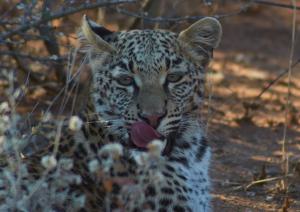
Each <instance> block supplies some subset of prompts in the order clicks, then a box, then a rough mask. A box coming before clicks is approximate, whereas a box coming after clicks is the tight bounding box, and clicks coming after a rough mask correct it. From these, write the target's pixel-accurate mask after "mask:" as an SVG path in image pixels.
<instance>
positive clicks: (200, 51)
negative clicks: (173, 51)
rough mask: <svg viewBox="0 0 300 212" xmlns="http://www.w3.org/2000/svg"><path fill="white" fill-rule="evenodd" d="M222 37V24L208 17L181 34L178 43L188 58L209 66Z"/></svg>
mask: <svg viewBox="0 0 300 212" xmlns="http://www.w3.org/2000/svg"><path fill="white" fill-rule="evenodd" d="M221 37H222V27H221V24H220V22H219V21H218V20H217V19H215V18H211V17H206V18H203V19H200V20H199V21H197V22H196V23H194V24H192V25H191V26H190V27H188V28H187V29H186V30H184V31H182V32H180V34H179V36H178V41H179V44H180V46H181V48H182V49H183V51H184V53H185V54H187V56H188V57H190V58H191V59H192V60H194V61H195V62H196V63H200V64H201V65H207V64H208V62H209V60H210V59H211V58H212V53H213V49H214V48H216V47H217V46H218V45H219V42H220V40H221Z"/></svg>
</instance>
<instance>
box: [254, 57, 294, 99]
mask: <svg viewBox="0 0 300 212" xmlns="http://www.w3.org/2000/svg"><path fill="white" fill-rule="evenodd" d="M299 63H300V58H299V59H298V60H296V62H294V63H293V64H292V67H291V68H292V69H293V68H294V67H296V66H297V65H298V64H299ZM288 72H289V68H287V69H285V70H283V71H282V72H281V73H280V74H279V75H278V76H277V77H276V78H275V79H274V80H272V81H271V82H269V84H268V85H267V86H265V87H264V88H263V89H262V90H261V91H260V93H259V94H258V95H257V96H256V97H255V99H256V100H258V99H259V98H260V97H261V96H262V95H263V94H264V93H265V92H266V91H267V90H269V88H270V87H272V86H273V85H274V84H275V83H276V82H278V81H279V80H280V79H281V78H282V77H283V76H285V75H286V74H287V73H288Z"/></svg>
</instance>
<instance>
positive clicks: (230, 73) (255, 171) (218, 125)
mask: <svg viewBox="0 0 300 212" xmlns="http://www.w3.org/2000/svg"><path fill="white" fill-rule="evenodd" d="M253 12H254V13H255V14H253V13H246V14H243V15H239V16H234V17H232V18H226V19H223V22H222V24H223V29H224V37H223V41H222V44H221V46H220V48H219V50H218V51H217V52H216V54H215V60H214V62H213V63H212V64H211V66H210V67H211V72H210V74H209V76H208V79H209V81H210V83H208V90H210V92H209V93H210V94H211V101H210V103H209V108H210V113H209V115H208V116H207V117H208V119H209V122H208V135H209V137H210V140H211V145H212V147H213V155H214V157H213V161H212V162H213V165H212V168H211V175H212V178H213V185H214V187H213V197H214V198H213V205H214V211H217V212H218V211H222V212H225V211H228V212H232V211H243V212H244V211H247V212H250V211H284V210H283V206H286V207H288V209H287V211H300V184H299V183H300V180H299V179H300V126H299V124H300V121H299V117H300V111H299V108H300V98H299V97H300V90H299V89H300V86H299V85H300V74H299V73H300V72H299V71H300V66H297V67H295V68H294V69H293V73H292V81H291V83H290V86H291V98H290V99H291V109H290V113H289V114H288V116H287V117H288V118H287V120H288V122H287V126H288V127H287V133H286V143H287V154H288V155H289V175H290V177H289V178H288V179H287V184H288V191H287V192H285V191H284V189H283V188H282V185H281V183H282V180H281V179H282V177H283V171H282V164H283V163H282V140H283V135H284V124H285V108H286V94H287V89H288V80H287V77H283V78H282V79H281V80H280V81H279V82H278V83H276V84H275V85H274V86H272V87H271V88H270V89H269V90H268V91H267V92H265V93H264V94H263V95H262V96H261V97H260V98H256V97H257V96H258V94H259V93H260V91H261V90H262V88H263V87H264V86H266V85H267V84H268V82H270V81H272V80H273V79H275V78H276V76H278V75H279V74H280V73H281V72H282V71H283V70H284V69H286V68H287V67H288V60H289V54H290V52H289V51H290V46H291V20H292V16H291V15H292V14H291V12H290V11H289V10H285V9H277V8H270V7H262V8H259V10H257V11H253ZM298 14H299V13H298ZM299 20H300V19H299V18H298V21H299ZM297 44H299V39H298V37H297V38H296V44H295V59H298V58H299V56H300V49H299V48H297V47H298V46H299V45H297ZM253 103H254V104H253ZM247 110H248V113H246V111H247ZM271 178H277V179H271ZM262 179H269V180H270V181H269V182H266V183H264V184H256V185H253V186H250V187H249V188H247V185H249V184H250V183H252V182H254V181H256V180H262ZM287 200H288V204H286V202H287Z"/></svg>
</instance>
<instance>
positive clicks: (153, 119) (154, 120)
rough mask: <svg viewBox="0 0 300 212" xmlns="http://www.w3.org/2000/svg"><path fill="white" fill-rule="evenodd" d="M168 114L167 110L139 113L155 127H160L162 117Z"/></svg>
mask: <svg viewBox="0 0 300 212" xmlns="http://www.w3.org/2000/svg"><path fill="white" fill-rule="evenodd" d="M165 115H166V112H163V113H155V114H146V113H139V117H140V118H141V119H143V120H144V121H145V122H147V123H148V124H150V125H151V126H152V127H153V128H156V127H158V125H159V123H160V121H161V119H162V118H163V117H164V116H165Z"/></svg>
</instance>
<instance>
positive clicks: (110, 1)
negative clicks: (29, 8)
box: [0, 0, 136, 43]
mask: <svg viewBox="0 0 300 212" xmlns="http://www.w3.org/2000/svg"><path fill="white" fill-rule="evenodd" d="M135 2H136V0H106V1H101V2H96V3H84V4H82V5H81V6H79V7H76V8H69V9H67V10H63V11H59V12H56V13H54V14H50V16H47V17H43V18H41V19H39V20H37V21H33V22H31V23H29V24H27V25H23V26H20V27H18V28H17V29H14V30H11V31H8V32H5V33H2V34H1V35H0V43H1V42H3V41H4V39H6V38H9V37H11V36H13V35H16V34H18V33H20V32H25V31H27V30H29V29H31V28H34V27H37V26H39V25H40V24H42V23H46V22H48V21H51V20H54V19H58V18H62V17H65V16H68V15H72V14H74V13H77V12H80V11H83V10H89V9H93V8H97V7H107V6H112V5H117V4H125V3H135Z"/></svg>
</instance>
